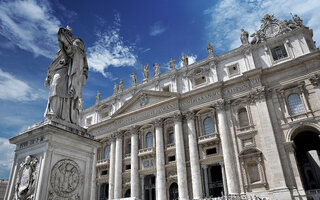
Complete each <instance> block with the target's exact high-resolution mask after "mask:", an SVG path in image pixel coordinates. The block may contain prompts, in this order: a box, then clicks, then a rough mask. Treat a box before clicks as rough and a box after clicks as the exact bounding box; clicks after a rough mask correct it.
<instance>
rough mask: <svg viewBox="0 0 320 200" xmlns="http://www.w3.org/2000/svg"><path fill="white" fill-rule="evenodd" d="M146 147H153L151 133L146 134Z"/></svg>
mask: <svg viewBox="0 0 320 200" xmlns="http://www.w3.org/2000/svg"><path fill="white" fill-rule="evenodd" d="M146 147H147V148H150V147H153V135H152V133H151V132H149V133H147V135H146Z"/></svg>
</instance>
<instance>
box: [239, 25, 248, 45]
mask: <svg viewBox="0 0 320 200" xmlns="http://www.w3.org/2000/svg"><path fill="white" fill-rule="evenodd" d="M248 38H249V33H248V32H247V31H245V30H244V29H243V28H242V29H241V35H240V40H241V43H242V44H249V39H248Z"/></svg>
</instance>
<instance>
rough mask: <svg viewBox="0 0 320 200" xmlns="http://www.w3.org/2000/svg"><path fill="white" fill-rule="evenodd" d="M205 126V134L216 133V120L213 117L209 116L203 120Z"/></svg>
mask: <svg viewBox="0 0 320 200" xmlns="http://www.w3.org/2000/svg"><path fill="white" fill-rule="evenodd" d="M203 126H204V134H205V135H208V134H212V133H214V131H215V130H214V122H213V118H212V117H207V118H205V119H204V121H203Z"/></svg>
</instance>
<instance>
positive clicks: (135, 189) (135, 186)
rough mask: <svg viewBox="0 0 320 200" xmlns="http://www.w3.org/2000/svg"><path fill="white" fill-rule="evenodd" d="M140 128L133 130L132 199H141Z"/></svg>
mask: <svg viewBox="0 0 320 200" xmlns="http://www.w3.org/2000/svg"><path fill="white" fill-rule="evenodd" d="M138 133H139V131H138V128H137V127H133V128H132V129H131V188H130V191H131V197H135V198H137V199H138V197H139V173H138V164H139V160H138Z"/></svg>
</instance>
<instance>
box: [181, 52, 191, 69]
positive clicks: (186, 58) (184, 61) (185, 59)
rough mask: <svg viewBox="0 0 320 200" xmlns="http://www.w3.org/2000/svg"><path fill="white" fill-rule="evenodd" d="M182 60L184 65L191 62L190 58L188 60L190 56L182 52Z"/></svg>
mask: <svg viewBox="0 0 320 200" xmlns="http://www.w3.org/2000/svg"><path fill="white" fill-rule="evenodd" d="M180 60H181V61H182V66H183V67H187V66H188V64H189V60H188V57H187V56H186V55H185V54H184V53H182V57H181V58H180Z"/></svg>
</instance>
